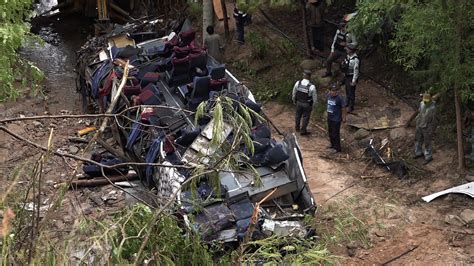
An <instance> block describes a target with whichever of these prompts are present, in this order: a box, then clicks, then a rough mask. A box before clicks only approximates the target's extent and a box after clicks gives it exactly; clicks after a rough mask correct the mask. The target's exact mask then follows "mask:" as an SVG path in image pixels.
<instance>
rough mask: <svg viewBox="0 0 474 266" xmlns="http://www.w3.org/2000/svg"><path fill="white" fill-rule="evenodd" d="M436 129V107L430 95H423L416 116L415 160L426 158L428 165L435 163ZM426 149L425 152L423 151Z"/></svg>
mask: <svg viewBox="0 0 474 266" xmlns="http://www.w3.org/2000/svg"><path fill="white" fill-rule="evenodd" d="M435 129H436V105H435V103H434V102H433V100H432V98H431V95H430V94H429V93H425V94H423V100H422V101H421V103H420V109H419V113H418V115H417V116H416V131H415V156H414V157H413V158H414V159H416V158H419V157H423V155H424V156H425V162H424V163H423V164H428V163H429V162H431V161H433V143H432V142H433V135H434V132H435ZM423 148H424V150H423Z"/></svg>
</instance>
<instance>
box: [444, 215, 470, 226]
mask: <svg viewBox="0 0 474 266" xmlns="http://www.w3.org/2000/svg"><path fill="white" fill-rule="evenodd" d="M444 222H445V223H447V224H450V225H455V226H463V225H464V224H465V222H464V220H462V219H461V218H460V217H459V216H456V215H452V214H448V215H446V217H444Z"/></svg>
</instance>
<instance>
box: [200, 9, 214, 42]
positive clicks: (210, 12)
mask: <svg viewBox="0 0 474 266" xmlns="http://www.w3.org/2000/svg"><path fill="white" fill-rule="evenodd" d="M213 19H214V4H213V1H212V0H203V1H202V40H203V41H204V38H206V36H207V32H206V28H207V27H208V26H212V25H213Z"/></svg>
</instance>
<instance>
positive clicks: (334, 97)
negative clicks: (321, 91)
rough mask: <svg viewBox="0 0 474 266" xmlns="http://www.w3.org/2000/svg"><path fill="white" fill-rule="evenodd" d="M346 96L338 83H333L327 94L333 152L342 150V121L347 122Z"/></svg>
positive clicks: (329, 129) (329, 131)
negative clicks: (340, 92)
mask: <svg viewBox="0 0 474 266" xmlns="http://www.w3.org/2000/svg"><path fill="white" fill-rule="evenodd" d="M344 106H346V104H345V100H344V97H342V96H341V95H339V87H338V86H337V84H333V85H331V88H330V91H329V93H328V94H327V113H328V118H327V120H328V134H329V139H330V141H331V145H330V146H329V147H328V148H330V149H331V151H332V152H333V153H338V152H341V122H343V123H345V122H346V111H345V108H344Z"/></svg>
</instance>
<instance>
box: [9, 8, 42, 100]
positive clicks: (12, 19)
mask: <svg viewBox="0 0 474 266" xmlns="http://www.w3.org/2000/svg"><path fill="white" fill-rule="evenodd" d="M32 4H33V1H32V0H8V1H2V4H1V5H0V101H4V100H7V99H13V100H14V99H16V97H18V96H19V92H18V91H17V90H16V88H15V86H14V82H15V75H14V73H13V69H14V68H18V70H19V71H21V73H24V72H25V71H29V70H31V71H34V72H33V74H34V75H35V76H36V77H41V75H40V74H38V73H40V71H37V70H38V69H37V68H30V66H31V65H30V64H25V62H24V61H22V60H18V56H17V54H16V51H17V50H18V48H20V46H21V44H22V42H23V40H24V39H25V38H26V37H27V35H28V30H29V29H28V26H27V25H26V24H25V23H24V21H23V20H24V19H25V18H26V17H27V16H28V15H29V13H30V9H31V6H32ZM33 82H36V80H35V79H34V81H33ZM22 85H23V86H25V85H26V80H25V81H23V80H22Z"/></svg>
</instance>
